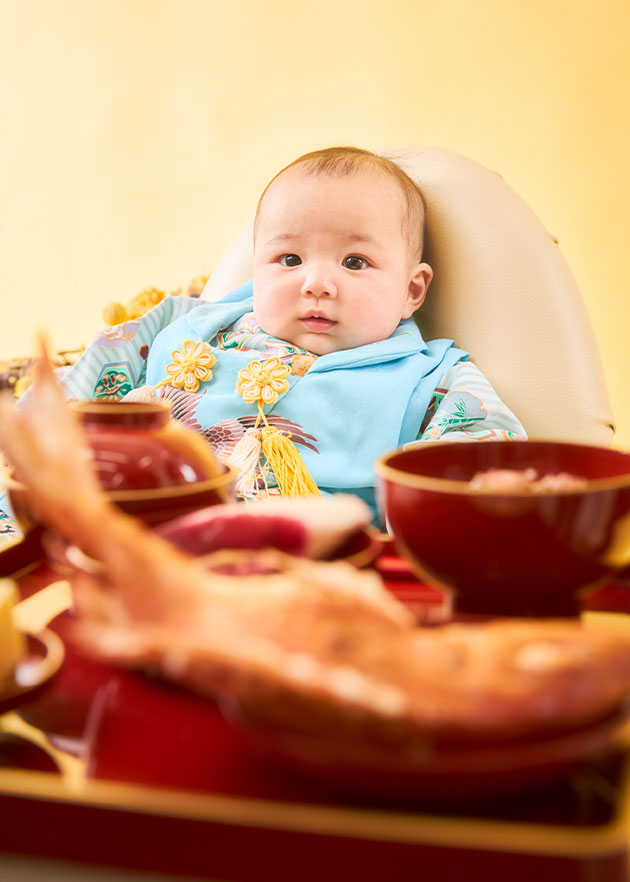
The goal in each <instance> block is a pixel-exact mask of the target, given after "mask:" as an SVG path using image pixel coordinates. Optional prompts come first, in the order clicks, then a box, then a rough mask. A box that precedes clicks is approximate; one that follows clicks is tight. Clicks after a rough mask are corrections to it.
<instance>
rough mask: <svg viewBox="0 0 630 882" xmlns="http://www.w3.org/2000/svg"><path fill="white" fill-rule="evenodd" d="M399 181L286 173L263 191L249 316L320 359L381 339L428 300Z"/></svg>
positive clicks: (426, 276) (427, 276) (425, 270)
mask: <svg viewBox="0 0 630 882" xmlns="http://www.w3.org/2000/svg"><path fill="white" fill-rule="evenodd" d="M403 210H404V200H403V197H402V194H401V193H400V191H399V190H398V187H397V186H396V184H395V182H394V181H393V180H390V179H389V178H387V177H386V176H384V175H381V174H378V173H374V172H364V173H360V174H356V175H351V176H347V177H341V178H332V177H328V176H326V175H322V174H320V175H307V174H305V173H304V171H303V170H301V169H300V168H299V166H298V167H296V168H292V169H289V170H288V171H286V172H284V173H283V174H282V175H281V176H280V177H279V178H278V179H277V180H276V181H274V182H273V184H272V185H271V187H270V188H269V190H268V191H267V193H266V194H265V196H264V198H263V201H262V204H261V207H260V213H259V217H258V224H257V228H256V240H255V249H254V314H255V317H256V320H257V321H258V324H259V325H260V327H261V328H262V329H263V330H264V331H265V332H266V333H268V334H272V335H274V336H276V337H280V338H281V339H283V340H288V341H289V342H291V343H294V344H296V345H297V346H301V347H302V348H304V349H308V350H309V351H310V352H314V353H315V354H317V355H325V354H327V353H329V352H336V351H337V350H339V349H350V348H352V347H355V346H363V345H364V344H367V343H374V342H376V341H377V340H384V339H386V338H387V337H389V336H390V334H391V333H392V332H393V331H394V330H395V328H396V326H397V325H398V323H399V322H400V320H401V319H402V318H408V317H409V316H410V315H412V313H413V312H414V311H415V310H416V309H417V308H418V306H420V304H421V303H422V301H423V300H424V295H425V292H426V288H427V286H428V284H429V282H430V280H431V269H430V267H428V265H427V264H423V263H420V262H419V261H417V260H413V259H412V257H411V255H410V249H409V246H408V243H407V239H406V236H405V235H404V233H403Z"/></svg>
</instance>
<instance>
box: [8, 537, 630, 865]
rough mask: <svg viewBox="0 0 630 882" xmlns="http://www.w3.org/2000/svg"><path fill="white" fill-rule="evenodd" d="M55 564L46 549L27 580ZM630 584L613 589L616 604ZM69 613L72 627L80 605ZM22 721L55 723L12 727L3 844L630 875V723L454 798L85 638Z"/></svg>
mask: <svg viewBox="0 0 630 882" xmlns="http://www.w3.org/2000/svg"><path fill="white" fill-rule="evenodd" d="M380 566H381V570H382V572H383V574H384V575H385V577H386V580H387V584H388V586H389V587H390V589H391V590H392V591H393V592H394V593H396V594H397V595H398V596H399V597H401V599H404V600H405V601H406V602H408V603H410V604H411V606H412V608H414V609H415V610H416V612H417V613H418V615H419V617H421V618H424V619H436V618H438V619H439V618H440V617H443V616H445V615H447V614H448V599H445V598H444V596H443V595H442V594H441V593H440V592H439V591H437V590H436V589H433V588H429V587H427V586H423V585H420V584H419V583H418V582H417V581H416V580H415V579H414V578H413V576H412V575H411V574H410V572H409V570H408V568H407V567H406V565H404V564H403V563H402V562H401V561H400V560H399V559H398V558H396V556H395V555H390V554H387V555H384V556H383V557H382V559H381V564H380ZM53 578H56V577H55V574H54V573H52V571H50V570H48V569H47V568H45V567H40V568H39V569H38V570H36V571H34V572H32V573H30V574H27V575H26V576H23V577H22V579H21V590H22V593H23V594H24V595H28V594H30V593H32V592H33V591H35V590H37V589H39V588H41V587H43V586H44V585H45V584H47V583H48V582H49V581H50V580H51V579H53ZM628 593H629V595H630V591H629V592H628ZM623 595H624V592H623V590H622V587H619V586H617V588H616V591H615V592H612V593H611V592H610V591H609V593H608V601H609V608H610V607H611V606H612V607H613V608H614V604H613V603H612V600H611V598H613V597H614V598H615V599H616V600H617V604H618V605H619V604H621V603H622V602H626V598H625V597H624V596H623ZM629 606H630V604H629ZM53 627H54V628H55V629H56V630H57V631H58V632H60V633H61V634H63V630H64V616H61V617H59V618H58V619H57V620H56V622H55V623H54V625H53ZM14 715H15V712H14ZM1 719H2V718H0V721H1ZM18 722H19V723H20V724H21V725H22V726H23V728H24V734H26V735H27V736H28V734H29V732H31V733H39V734H40V736H41V734H42V733H45V735H47V738H45V739H44V740H43V741H42V740H41V739H40V746H39V747H38V746H37V739H32V738H31V739H28V740H25V739H24V738H20V737H16V735H15V734H14V735H11V736H7V735H4V736H2V734H1V732H0V817H1V819H2V823H1V824H0V851H5V852H13V853H22V854H31V855H37V856H42V857H56V858H67V859H72V860H78V861H84V862H86V863H91V864H95V863H96V864H101V865H109V866H119V867H130V868H142V869H145V870H156V871H160V872H161V873H169V874H173V876H174V877H178V876H179V877H181V876H186V875H190V876H198V877H199V878H207V879H215V880H224V882H231V880H234V882H237V880H244V882H316V880H317V882H321V880H323V879H326V880H332V882H335V880H337V879H339V880H343V882H348V880H361V882H377V880H378V882H382V880H385V879H387V880H391V882H411V880H418V879H420V878H422V879H438V878H440V879H446V880H450V879H458V878H464V877H465V878H466V879H467V880H475V879H483V880H484V882H491V880H501V882H503V880H505V879H509V880H510V882H520V880H528V882H530V880H531V879H532V878H535V879H536V882H546V880H549V882H551V880H553V882H559V880H562V882H565V880H566V882H571V880H576V882H577V880H585V879H589V880H598V882H599V880H601V882H613V880H614V882H621V880H626V879H627V875H626V873H627V865H628V837H629V833H628V831H629V830H630V826H629V824H630V810H629V809H630V806H629V798H628V795H629V793H630V784H629V780H628V751H629V750H630V733H628V736H627V738H626V737H625V736H624V738H623V739H622V740H621V741H620V743H619V746H618V749H616V750H615V751H614V752H612V753H609V754H608V755H606V756H604V757H599V758H597V759H596V760H593V761H592V762H590V763H589V764H588V767H587V768H582V769H580V770H579V772H576V773H574V774H572V775H571V776H569V777H567V778H566V779H563V780H561V781H559V782H556V783H555V784H553V785H549V786H546V787H544V788H541V789H538V790H534V791H532V792H530V793H528V794H526V795H521V796H519V797H518V798H515V797H511V798H509V799H507V798H503V799H502V800H495V801H491V802H488V803H485V804H483V803H482V804H479V805H477V806H476V807H475V808H472V807H467V808H466V809H461V808H460V809H450V810H447V809H441V810H440V811H439V812H438V811H436V810H435V806H432V805H431V803H430V802H429V803H428V804H426V805H422V804H421V803H418V802H415V803H414V804H413V805H407V806H405V805H392V804H379V803H378V802H376V801H374V799H363V800H360V799H358V798H352V797H349V796H344V795H343V794H341V793H335V792H334V791H331V790H330V789H329V788H327V787H325V786H323V785H322V786H321V787H319V786H318V785H317V784H316V783H314V782H313V781H305V780H302V779H300V778H298V777H295V776H292V775H291V774H290V773H289V772H288V771H287V770H286V769H285V768H284V767H282V766H281V765H278V764H276V763H275V762H273V761H272V760H270V759H269V758H268V757H267V756H263V755H262V754H260V753H258V752H257V750H256V749H255V747H254V746H253V745H252V743H251V742H250V741H249V740H248V738H247V736H246V735H245V734H244V733H243V732H241V731H239V730H238V729H236V728H234V727H233V726H232V725H231V724H230V723H228V722H227V721H226V720H225V719H224V718H223V716H222V715H221V714H220V712H219V710H218V709H217V708H216V707H215V706H214V705H213V704H212V702H210V701H207V700H203V699H201V698H198V697H196V696H192V695H189V694H187V693H185V692H183V691H180V690H179V689H177V688H174V687H172V686H170V685H168V684H166V683H165V682H164V681H162V680H161V679H159V678H158V677H156V676H151V674H150V673H149V674H147V673H140V672H131V671H123V670H119V669H115V668H113V667H110V666H106V665H101V664H97V663H95V662H92V661H89V660H87V659H85V658H83V657H81V656H79V655H77V654H76V653H75V652H74V651H73V650H72V648H71V646H69V647H68V650H67V658H66V662H65V665H64V667H63V669H62V671H61V672H60V674H59V675H58V676H57V678H56V679H55V680H54V682H53V683H52V684H51V686H50V688H49V689H48V691H47V692H45V693H44V694H42V695H39V696H38V698H37V699H36V700H34V701H32V702H30V703H27V704H24V705H23V706H22V707H21V708H20V716H19V721H18ZM29 727H30V728H29ZM7 728H8V730H9V731H10V729H11V727H7ZM16 731H17V732H18V734H19V733H20V727H19V725H18V727H17V730H16ZM626 743H627V744H628V749H626ZM42 746H43V747H44V748H48V749H47V750H44V749H42Z"/></svg>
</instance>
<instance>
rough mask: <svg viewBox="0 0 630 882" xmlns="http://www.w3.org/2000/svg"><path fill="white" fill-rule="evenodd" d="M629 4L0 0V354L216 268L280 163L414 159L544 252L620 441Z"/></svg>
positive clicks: (628, 441)
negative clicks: (568, 285) (573, 297)
mask: <svg viewBox="0 0 630 882" xmlns="http://www.w3.org/2000/svg"><path fill="white" fill-rule="evenodd" d="M629 21H630V6H629V4H628V0H513V2H506V0H438V2H436V0H430V2H429V0H416V2H412V0H387V2H379V0H307V2H288V0H264V2H260V0H251V2H247V0H229V2H228V0H0V35H1V42H2V50H1V52H0V83H1V84H2V85H1V86H0V90H1V93H2V102H1V105H0V107H1V111H0V168H1V169H2V174H1V176H0V187H1V198H0V282H1V288H0V358H2V357H7V356H10V355H19V354H26V353H28V352H30V351H31V349H32V343H33V335H34V331H35V329H36V328H39V327H45V328H48V329H49V330H50V333H51V336H52V340H53V344H54V346H55V347H56V348H69V347H72V346H76V345H77V344H80V343H82V342H86V341H87V340H89V338H90V336H91V335H92V333H93V332H94V331H95V330H96V329H97V328H98V327H99V326H100V324H101V311H102V308H103V306H104V304H105V303H106V302H107V301H109V300H121V301H123V302H125V301H126V300H128V299H130V298H131V297H132V296H133V295H134V294H135V293H137V292H138V291H139V290H140V289H141V288H143V287H146V286H149V285H155V286H157V287H164V288H167V289H168V288H173V287H176V286H178V285H180V284H185V283H187V282H188V281H189V279H191V278H192V277H193V276H195V275H197V274H198V273H200V272H202V271H206V272H208V271H210V270H211V269H212V266H213V263H214V262H215V261H216V260H217V258H218V257H219V255H220V254H221V252H222V251H223V249H224V247H225V245H226V244H227V243H228V242H229V241H230V239H231V238H232V236H233V235H234V234H235V233H236V232H237V231H238V229H239V228H240V226H241V224H242V223H243V222H244V220H245V219H246V218H247V217H248V215H249V214H250V212H251V211H252V209H253V206H254V204H255V201H256V199H257V196H258V193H259V191H260V190H261V189H262V187H263V186H264V184H265V183H266V182H267V180H268V178H269V177H270V176H271V175H272V174H273V173H275V171H277V170H278V169H279V168H280V167H281V166H282V165H283V164H285V163H286V162H288V161H290V160H291V159H293V158H294V157H295V156H297V155H298V154H299V153H301V152H304V151H306V150H310V149H314V148H317V147H321V146H326V145H329V144H332V143H353V144H357V145H359V146H365V147H371V148H376V149H378V148H379V147H383V146H387V145H406V144H426V145H433V146H441V147H446V148H448V149H451V150H455V151H457V152H459V153H463V154H465V155H467V156H469V157H471V158H473V159H475V160H477V161H478V162H481V163H482V164H484V165H486V166H489V167H491V168H493V169H495V170H496V171H498V172H500V173H501V174H502V175H503V177H504V178H505V179H506V180H507V182H508V183H509V184H510V185H511V186H512V187H513V188H514V189H515V190H517V192H519V193H520V194H521V196H523V198H524V199H525V200H526V201H527V202H528V203H529V204H530V206H531V207H532V208H533V209H534V211H535V212H536V213H537V214H538V215H539V217H540V218H541V220H542V221H543V223H544V224H545V225H546V226H547V227H548V228H549V229H550V230H551V231H552V232H553V233H554V234H555V235H556V236H557V237H558V239H559V240H560V247H561V249H562V250H563V252H564V253H565V255H566V257H567V259H568V262H569V264H570V265H571V267H572V269H573V271H574V274H575V276H576V278H577V280H578V283H579V285H580V287H581V289H582V292H583V295H584V298H585V301H586V304H587V308H588V310H589V313H590V315H591V319H592V322H593V325H594V328H595V332H596V335H597V338H598V341H599V345H600V349H601V353H602V359H603V362H604V369H605V373H606V377H607V381H608V386H609V391H610V395H611V399H612V403H613V408H614V410H615V414H616V417H617V422H618V435H617V442H616V443H617V444H619V445H621V446H625V447H628V448H630V396H629V395H628V394H627V392H626V378H627V376H628V369H627V365H626V360H627V356H628V345H627V328H628V326H629V324H630V306H629V305H628V304H629V299H628V297H627V296H626V275H627V256H628V253H629V251H630V249H629V246H628V238H629V234H630V228H629V224H628V220H627V217H628V210H629V209H628V206H629V205H630V173H629V171H628V169H629V168H630V150H629V148H630V123H629V120H628V98H629V94H628V93H629V89H628V84H629V83H630V54H629V53H628V51H627V47H628V44H629V37H630V28H629Z"/></svg>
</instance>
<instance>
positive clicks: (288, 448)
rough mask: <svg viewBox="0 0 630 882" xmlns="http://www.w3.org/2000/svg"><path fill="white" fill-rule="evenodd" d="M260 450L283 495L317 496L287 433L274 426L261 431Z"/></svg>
mask: <svg viewBox="0 0 630 882" xmlns="http://www.w3.org/2000/svg"><path fill="white" fill-rule="evenodd" d="M260 434H261V437H262V452H263V453H264V454H265V456H266V458H267V462H268V463H269V466H270V467H271V470H272V472H273V473H274V475H275V478H276V481H277V482H278V487H279V488H280V492H281V494H282V495H283V496H319V495H320V493H319V488H318V486H317V484H316V483H315V481H314V480H313V478H312V477H311V475H310V473H309V471H308V469H307V468H306V466H305V465H304V460H303V459H302V457H301V456H300V454H299V452H298V449H297V447H296V446H295V444H294V443H293V441H291V439H290V438H289V436H288V435H283V434H282V432H279V431H278V429H277V428H276V427H275V426H265V427H264V428H263V429H262V431H261V433H260Z"/></svg>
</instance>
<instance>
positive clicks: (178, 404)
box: [159, 385, 319, 460]
mask: <svg viewBox="0 0 630 882" xmlns="http://www.w3.org/2000/svg"><path fill="white" fill-rule="evenodd" d="M159 393H160V398H161V399H162V400H163V401H165V402H166V403H168V404H169V405H170V408H171V416H172V417H173V419H176V420H178V422H180V423H182V424H183V425H184V426H186V427H187V428H189V429H192V430H193V431H195V432H197V433H199V434H200V435H202V436H203V437H204V438H206V440H207V441H208V442H209V443H210V444H211V445H212V447H213V449H214V452H215V454H216V455H217V457H218V458H219V459H220V460H226V459H228V458H229V457H230V455H231V454H232V452H233V451H234V448H235V447H236V445H237V444H238V442H239V441H240V440H241V438H242V437H243V435H244V434H245V432H246V431H247V429H253V428H254V426H255V425H256V420H257V416H256V414H248V415H245V416H241V417H234V418H232V419H229V420H222V421H221V422H220V423H215V424H214V425H212V426H208V427H207V428H203V426H202V425H201V423H200V422H199V420H198V419H197V407H198V406H199V402H200V401H201V399H202V398H204V396H203V395H202V394H201V393H197V392H185V391H184V390H183V389H175V388H174V387H173V386H170V385H168V386H162V387H160V389H159ZM265 419H266V420H267V423H268V424H269V425H270V426H275V427H276V428H277V429H278V430H279V431H280V432H283V433H284V434H287V435H290V437H291V440H292V441H293V442H294V443H295V444H301V445H303V446H304V447H308V448H309V450H312V451H313V452H314V453H317V454H319V450H318V449H317V438H316V437H315V435H311V434H309V433H308V432H306V431H304V429H303V427H302V426H300V425H299V423H296V422H294V421H293V420H289V419H287V418H286V417H282V416H279V415H277V414H273V413H272V414H266V415H265Z"/></svg>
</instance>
